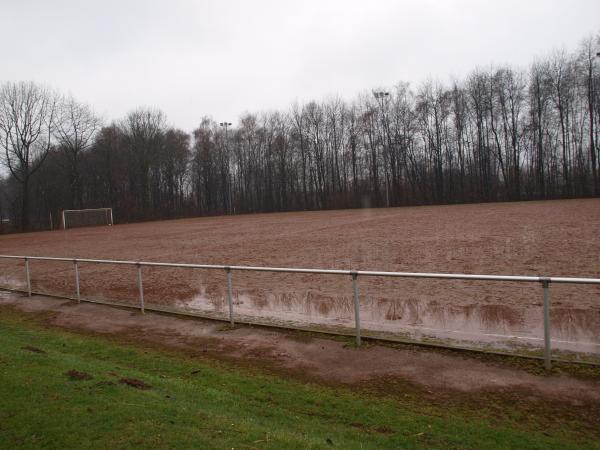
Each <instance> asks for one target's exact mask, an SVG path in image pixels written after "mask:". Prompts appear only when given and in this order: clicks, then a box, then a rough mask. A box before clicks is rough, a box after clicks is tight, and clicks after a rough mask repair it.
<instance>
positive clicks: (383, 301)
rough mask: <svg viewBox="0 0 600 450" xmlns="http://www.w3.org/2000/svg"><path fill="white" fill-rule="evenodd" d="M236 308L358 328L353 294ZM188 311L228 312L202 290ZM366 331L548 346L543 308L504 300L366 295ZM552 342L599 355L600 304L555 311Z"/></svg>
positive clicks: (241, 296) (270, 298)
mask: <svg viewBox="0 0 600 450" xmlns="http://www.w3.org/2000/svg"><path fill="white" fill-rule="evenodd" d="M233 302H234V312H235V314H236V315H239V316H246V317H250V318H252V317H254V318H261V319H275V320H277V321H287V322H292V323H301V324H305V325H308V324H313V325H327V326H341V327H348V328H352V327H354V304H353V299H352V298H351V297H347V296H342V297H331V296H325V295H321V294H319V293H315V292H314V291H310V290H309V291H303V292H300V293H299V292H296V291H293V292H288V293H283V294H272V293H266V294H263V295H248V294H247V293H245V292H243V291H235V290H234V296H233ZM183 306H184V307H185V308H188V309H194V310H201V311H207V312H211V313H226V311H227V304H226V298H225V297H224V296H223V295H221V294H218V295H214V294H213V293H212V292H211V293H210V294H208V293H207V291H206V289H205V288H203V289H202V290H201V292H200V293H199V294H198V295H196V296H195V297H194V298H193V299H192V300H190V301H187V302H184V304H183ZM360 312H361V325H362V327H363V328H364V329H366V330H370V331H377V332H386V333H393V334H399V335H407V334H408V335H410V336H411V337H412V338H416V339H423V338H437V339H452V340H456V341H464V342H469V343H472V344H480V345H494V346H501V347H504V346H507V345H509V344H519V345H531V346H534V347H541V346H543V326H542V308H541V306H532V305H526V306H523V307H514V306H508V305H501V304H468V305H460V306H456V305H451V304H450V305H449V304H445V302H444V301H443V300H430V299H419V298H405V299H389V298H368V297H367V298H364V297H362V298H361V309H360ZM551 330H552V346H553V348H555V349H562V350H573V351H579V352H590V353H599V354H600V308H598V309H594V308H591V309H575V308H561V307H560V306H554V307H552V309H551Z"/></svg>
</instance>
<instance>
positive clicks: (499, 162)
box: [0, 35, 600, 231]
mask: <svg viewBox="0 0 600 450" xmlns="http://www.w3.org/2000/svg"><path fill="white" fill-rule="evenodd" d="M598 50H600V35H597V36H595V37H589V38H587V39H585V40H584V41H582V43H581V45H580V46H579V48H577V49H576V50H574V51H572V52H567V51H554V52H552V53H551V54H549V55H548V56H546V57H544V58H540V59H539V60H537V61H535V62H533V63H532V64H531V65H530V67H529V68H527V69H524V68H513V67H489V68H479V69H476V70H474V71H473V72H472V73H470V74H469V75H468V76H467V77H465V78H464V79H462V80H456V81H455V82H452V83H448V84H442V83H439V82H436V81H424V82H422V83H421V84H419V85H417V86H409V85H408V84H407V83H403V82H400V83H398V84H397V85H396V86H394V87H393V88H391V89H383V90H382V89H376V90H374V91H368V92H366V93H363V94H361V95H359V96H358V97H357V98H356V99H354V100H353V101H344V100H342V99H340V98H337V97H332V98H329V99H326V100H323V101H320V102H316V101H312V102H308V103H305V104H293V105H291V106H290V108H289V109H288V110H286V111H269V112H264V113H257V114H254V113H248V114H244V115H243V116H242V117H240V119H239V122H238V123H236V124H235V126H232V125H231V124H229V123H226V122H217V121H214V120H213V119H212V118H210V117H204V118H201V120H200V121H199V123H200V124H199V126H198V127H197V128H196V129H195V130H194V131H193V133H192V135H190V134H188V133H187V132H185V131H182V130H180V129H177V128H174V127H172V126H171V125H169V122H168V120H167V118H166V117H165V115H164V114H163V113H162V112H161V111H159V110H156V109H153V108H147V107H141V108H137V109H135V110H133V111H132V112H131V113H130V114H128V115H127V116H126V117H125V118H123V119H121V120H117V121H114V122H112V123H103V122H102V120H101V119H100V118H99V117H97V115H96V114H95V113H94V111H93V109H92V108H91V107H89V106H87V105H85V104H82V103H80V102H78V101H77V100H75V99H73V98H70V97H65V96H63V95H61V94H60V93H57V92H55V91H53V90H52V89H50V88H48V87H45V86H43V85H39V84H35V83H31V82H6V83H3V84H2V86H1V88H0V138H1V139H0V140H1V142H0V147H1V150H2V163H3V165H4V166H5V167H6V170H4V171H3V172H0V173H4V178H2V179H1V180H0V215H1V216H2V220H0V227H1V228H0V230H1V231H9V230H13V229H23V230H26V229H47V228H48V227H49V226H50V220H51V217H52V220H53V223H54V226H55V227H56V226H57V225H58V220H59V212H60V211H61V210H62V209H78V208H93V207H106V206H110V207H113V209H114V211H115V221H116V222H127V221H139V220H149V219H159V218H170V217H183V216H196V215H213V214H231V213H248V212H269V211H291V210H315V209H333V208H354V207H362V206H399V205H416V204H442V203H461V202H488V201H504V200H525V199H546V198H563V197H585V196H598V195H599V194H600V180H599V177H600V174H599V173H598V171H599V167H598V166H599V162H598V159H599V157H600V143H599V139H600V135H599V129H600V58H599V57H598V56H597V53H598ZM316 76H318V74H317V75H316ZM226 119H229V120H231V119H232V118H226Z"/></svg>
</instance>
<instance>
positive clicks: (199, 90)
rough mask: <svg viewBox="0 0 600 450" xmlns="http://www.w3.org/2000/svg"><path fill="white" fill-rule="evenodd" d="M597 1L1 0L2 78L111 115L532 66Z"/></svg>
mask: <svg viewBox="0 0 600 450" xmlns="http://www.w3.org/2000/svg"><path fill="white" fill-rule="evenodd" d="M599 17H600V1H598V0H563V1H556V0H520V1H513V0H496V1H493V2H492V1H485V0H480V1H474V0H445V1H444V0H419V1H417V0H410V1H408V0H396V1H384V0H381V1H379V0H361V1H355V0H296V1H285V0H280V1H267V0H259V1H252V0H246V1H243V0H227V1H207V0H205V1H200V0H196V1H192V0H189V1H184V0H169V1H166V0H165V1H155V0H139V1H137V0H136V1H133V0H131V1H130V0H119V1H114V0H103V1H87V0H78V1H75V0H53V1H47V0H39V1H32V0H13V1H9V0H0V42H3V43H4V45H3V48H2V52H1V53H0V82H4V81H18V80H33V81H36V82H39V83H43V84H45V85H48V86H50V87H52V88H55V89H57V90H58V91H60V92H61V93H65V94H71V95H73V96H74V97H75V98H77V99H78V100H80V101H82V102H84V103H88V104H90V105H91V106H92V107H93V108H94V110H95V111H96V112H97V113H98V114H99V115H100V116H101V117H102V118H103V119H104V120H105V121H106V122H110V121H111V120H118V119H120V118H122V117H124V116H125V115H126V114H127V113H128V112H129V111H131V110H133V109H135V108H137V107H140V106H150V107H155V108H159V109H161V110H162V111H163V112H165V113H166V115H167V118H168V122H169V124H171V125H172V126H176V127H179V128H182V129H184V130H186V131H188V132H189V131H192V130H193V129H194V128H195V127H196V126H197V125H198V124H199V122H200V120H201V119H202V117H203V116H211V117H213V118H214V119H215V120H216V121H218V122H219V121H229V122H233V123H234V126H235V124H236V122H237V120H238V119H239V117H240V116H241V115H242V114H243V113H244V112H261V111H270V110H275V109H279V110H286V109H288V108H289V107H290V106H291V104H292V103H293V102H299V103H303V102H308V101H311V100H323V99H326V98H330V97H333V96H339V97H341V98H343V99H348V100H351V99H354V98H356V97H357V96H358V95H359V94H360V93H364V92H369V91H370V90H372V89H380V88H390V87H392V86H394V85H395V84H397V83H398V82H400V81H408V82H410V83H411V85H413V86H416V85H418V84H419V83H420V82H423V81H425V80H427V79H437V80H440V81H442V82H449V81H450V80H452V79H460V78H462V77H464V76H466V75H467V74H468V73H469V72H470V71H471V70H473V69H475V68H476V67H489V66H490V65H492V64H510V65H513V66H520V67H527V66H528V65H529V64H530V63H531V62H533V61H534V60H535V59H536V58H539V57H543V56H544V55H546V54H548V53H550V52H551V51H552V50H553V49H566V50H568V51H571V50H575V49H576V47H577V45H578V44H579V42H580V41H581V40H582V39H583V38H584V37H586V36H589V35H590V34H598V33H599V32H600V22H599V21H598V18H599Z"/></svg>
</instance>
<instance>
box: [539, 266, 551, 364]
mask: <svg viewBox="0 0 600 450" xmlns="http://www.w3.org/2000/svg"><path fill="white" fill-rule="evenodd" d="M541 281H542V287H543V288H544V367H545V369H546V370H548V371H549V370H551V369H552V348H551V345H550V280H548V279H545V278H542V280H541Z"/></svg>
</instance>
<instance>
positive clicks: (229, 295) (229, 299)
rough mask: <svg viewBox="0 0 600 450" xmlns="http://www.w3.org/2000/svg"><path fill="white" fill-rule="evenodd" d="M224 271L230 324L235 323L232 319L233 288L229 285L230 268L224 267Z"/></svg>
mask: <svg viewBox="0 0 600 450" xmlns="http://www.w3.org/2000/svg"><path fill="white" fill-rule="evenodd" d="M225 273H226V274H227V303H228V304H229V323H230V324H231V326H233V325H235V323H234V321H233V298H232V297H233V288H232V287H231V268H230V267H225Z"/></svg>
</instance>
